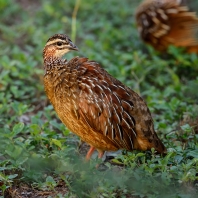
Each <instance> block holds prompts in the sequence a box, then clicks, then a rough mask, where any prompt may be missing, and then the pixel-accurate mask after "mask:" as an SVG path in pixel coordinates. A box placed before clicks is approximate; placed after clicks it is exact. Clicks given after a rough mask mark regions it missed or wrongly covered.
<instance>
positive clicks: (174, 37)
mask: <svg viewBox="0 0 198 198" xmlns="http://www.w3.org/2000/svg"><path fill="white" fill-rule="evenodd" d="M191 3H193V4H195V2H191V1H189V0H188V1H187V0H144V1H143V2H142V3H141V4H140V5H139V6H138V8H137V9H136V13H135V19H136V23H137V28H138V31H139V34H140V37H141V38H142V40H143V41H144V42H146V43H148V44H150V45H152V46H153V47H154V48H155V49H156V50H158V51H160V52H165V51H167V49H168V47H169V46H170V45H174V46H177V47H183V48H186V51H187V52H189V53H196V54H198V17H197V15H196V12H192V11H191V9H190V7H191Z"/></svg>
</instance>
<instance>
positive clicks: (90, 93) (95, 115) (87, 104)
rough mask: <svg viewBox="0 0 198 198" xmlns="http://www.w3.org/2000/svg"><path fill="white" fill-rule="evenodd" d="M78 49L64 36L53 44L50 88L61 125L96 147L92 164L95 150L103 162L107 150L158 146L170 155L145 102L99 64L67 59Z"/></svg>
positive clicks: (46, 53)
mask: <svg viewBox="0 0 198 198" xmlns="http://www.w3.org/2000/svg"><path fill="white" fill-rule="evenodd" d="M59 42H62V44H61V45H60V43H59ZM58 43H59V45H60V46H59V45H58ZM76 49H77V47H76V46H75V45H74V44H73V43H72V42H71V40H70V39H69V38H68V36H66V35H63V34H56V35H54V36H52V37H51V38H50V39H49V40H48V42H47V44H46V46H45V48H44V50H43V58H44V67H45V72H46V73H45V76H44V85H45V91H46V94H47V96H48V98H49V100H50V101H51V103H52V105H53V106H54V109H55V111H56V112H57V114H58V116H59V118H60V119H61V121H62V122H63V123H64V124H65V125H66V126H67V127H68V129H70V130H71V131H72V132H74V133H75V134H77V135H78V136H80V138H81V139H82V140H83V141H85V142H87V143H88V144H89V145H90V146H91V148H90V151H89V152H88V154H87V159H89V158H90V157H91V154H92V152H93V150H94V149H95V148H96V149H97V150H98V151H99V157H102V155H103V153H104V151H108V150H111V151H114V150H118V149H126V150H130V151H131V150H133V149H138V150H149V149H151V148H152V147H154V148H155V149H156V150H157V151H158V152H159V153H163V152H165V150H166V149H165V147H164V145H163V144H162V142H161V141H160V140H159V138H158V137H157V135H156V133H155V131H154V126H153V120H152V117H151V114H150V111H149V109H148V107H147V105H146V103H145V102H144V100H143V99H142V98H141V97H140V96H139V95H138V94H137V93H135V92H134V91H132V90H131V89H129V88H128V87H126V86H125V85H123V84H122V83H121V82H120V81H118V80H117V79H115V78H113V77H112V76H111V75H110V74H108V73H107V72H106V71H105V70H104V69H102V67H101V66H100V65H99V64H98V63H97V62H95V61H90V60H88V59H87V58H80V57H75V58H73V59H71V60H70V61H67V60H64V59H61V57H62V55H63V54H64V53H67V52H68V51H70V50H76Z"/></svg>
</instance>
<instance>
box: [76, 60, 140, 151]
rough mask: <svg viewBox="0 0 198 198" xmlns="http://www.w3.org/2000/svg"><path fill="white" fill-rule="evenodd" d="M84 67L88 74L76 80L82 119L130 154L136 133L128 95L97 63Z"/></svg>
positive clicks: (121, 85) (122, 86)
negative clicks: (77, 81)
mask: <svg viewBox="0 0 198 198" xmlns="http://www.w3.org/2000/svg"><path fill="white" fill-rule="evenodd" d="M85 64H86V65H85ZM85 64H84V65H83V68H85V67H86V68H87V70H86V72H84V74H83V75H81V76H80V78H79V88H80V94H79V114H80V116H81V118H82V119H83V121H84V122H85V123H86V124H87V125H88V126H89V127H91V128H92V129H93V130H94V131H96V132H98V133H101V134H103V135H104V136H106V137H108V138H109V140H111V141H112V142H114V144H116V145H117V146H118V147H119V148H126V149H128V150H132V149H133V144H134V139H135V138H136V131H135V119H134V117H133V116H132V111H133V108H134V105H133V102H132V100H131V93H129V92H128V90H126V89H125V86H124V85H123V84H122V83H121V82H119V81H117V80H116V79H113V78H112V77H110V75H109V74H108V73H107V72H106V71H105V70H103V69H102V68H100V66H99V65H98V64H97V63H95V62H90V61H89V62H86V63H85ZM134 94H135V92H134ZM138 97H139V96H138ZM139 98H140V97H139Z"/></svg>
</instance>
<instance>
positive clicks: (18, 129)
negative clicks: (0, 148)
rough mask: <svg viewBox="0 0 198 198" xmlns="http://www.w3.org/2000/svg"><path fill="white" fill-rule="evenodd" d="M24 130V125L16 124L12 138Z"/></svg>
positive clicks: (21, 123)
mask: <svg viewBox="0 0 198 198" xmlns="http://www.w3.org/2000/svg"><path fill="white" fill-rule="evenodd" d="M23 128H24V123H23V122H20V123H18V124H15V125H14V127H13V130H12V133H13V136H15V135H17V134H18V133H20V132H21V131H22V130H23Z"/></svg>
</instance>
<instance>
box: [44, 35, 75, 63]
mask: <svg viewBox="0 0 198 198" xmlns="http://www.w3.org/2000/svg"><path fill="white" fill-rule="evenodd" d="M72 50H78V47H77V46H76V45H74V44H73V43H72V41H71V39H70V38H69V37H68V36H67V35H65V34H55V35H53V36H52V37H50V38H49V39H48V41H47V43H46V45H45V47H44V50H43V58H44V59H45V58H48V57H56V58H61V57H62V56H63V55H65V54H66V53H68V52H69V51H72Z"/></svg>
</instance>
